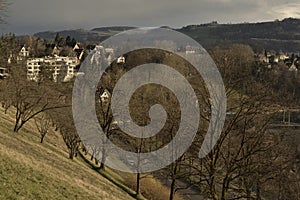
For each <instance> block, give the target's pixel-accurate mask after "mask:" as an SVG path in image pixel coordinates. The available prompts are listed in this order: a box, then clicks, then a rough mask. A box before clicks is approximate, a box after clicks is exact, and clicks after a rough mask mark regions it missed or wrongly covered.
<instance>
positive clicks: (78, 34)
mask: <svg viewBox="0 0 300 200" xmlns="http://www.w3.org/2000/svg"><path fill="white" fill-rule="evenodd" d="M133 28H135V27H128V26H116V27H101V28H94V29H92V30H84V29H76V30H65V31H58V32H59V33H60V35H61V36H63V37H67V36H71V37H73V38H75V39H76V40H77V41H79V42H84V41H94V42H99V41H103V40H105V39H107V38H108V37H110V36H112V35H115V34H117V33H119V32H122V31H126V30H129V29H133ZM58 32H53V31H45V32H39V33H36V34H34V36H36V37H40V38H44V39H54V38H55V36H56V34H57V33H58Z"/></svg>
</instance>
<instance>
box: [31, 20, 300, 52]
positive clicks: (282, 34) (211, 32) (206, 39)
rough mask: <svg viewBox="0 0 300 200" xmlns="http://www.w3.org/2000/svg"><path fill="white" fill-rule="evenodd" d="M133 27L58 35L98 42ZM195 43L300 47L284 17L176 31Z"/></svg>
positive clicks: (294, 26)
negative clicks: (266, 20)
mask: <svg viewBox="0 0 300 200" xmlns="http://www.w3.org/2000/svg"><path fill="white" fill-rule="evenodd" d="M132 28H134V27H127V26H124V27H123V26H116V27H102V28H94V29H92V30H83V29H78V30H64V31H60V32H59V33H60V34H61V35H62V36H64V37H67V36H68V35H69V36H71V37H74V38H75V39H76V40H77V41H80V42H85V41H94V42H97V43H98V42H99V41H100V42H101V41H103V40H105V39H106V38H108V37H109V36H112V35H115V34H117V33H119V32H121V31H125V30H129V29H132ZM175 30H177V31H179V32H182V33H184V34H187V35H188V36H190V37H192V38H193V39H195V40H196V41H198V42H199V43H200V44H201V45H202V46H203V47H204V48H212V47H215V46H223V45H228V44H232V43H240V44H247V45H250V46H251V47H252V48H253V49H254V50H256V51H260V50H262V49H267V50H275V51H277V52H279V51H283V52H299V51H300V49H299V44H300V35H299V32H300V19H294V18H287V19H284V20H281V21H279V20H275V21H271V22H260V23H239V24H218V23H217V22H212V23H208V24H198V25H189V26H185V27H182V28H179V29H175ZM56 34H57V32H53V31H45V32H39V33H36V34H35V35H34V36H37V37H40V38H44V39H52V38H54V37H55V35H56Z"/></svg>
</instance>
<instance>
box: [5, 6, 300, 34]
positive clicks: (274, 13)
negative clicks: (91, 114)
mask: <svg viewBox="0 0 300 200" xmlns="http://www.w3.org/2000/svg"><path fill="white" fill-rule="evenodd" d="M297 1H298V0H293V1H288V2H287V1H282V0H251V1H250V0H185V1H183V0H151V1H149V0H86V1H82V0H51V1H47V0H13V4H12V5H11V8H10V10H9V15H10V17H9V18H8V22H9V25H5V26H3V25H2V26H1V30H2V31H4V32H8V31H12V32H16V33H33V32H37V31H42V30H61V29H76V28H85V29H90V28H93V27H99V26H114V25H131V26H161V25H169V26H173V27H181V26H184V25H187V24H200V23H205V22H210V21H213V20H217V21H218V22H221V23H230V22H231V23H236V22H255V21H266V20H274V19H282V18H285V17H299V12H298V10H299V8H300V4H299V3H297Z"/></svg>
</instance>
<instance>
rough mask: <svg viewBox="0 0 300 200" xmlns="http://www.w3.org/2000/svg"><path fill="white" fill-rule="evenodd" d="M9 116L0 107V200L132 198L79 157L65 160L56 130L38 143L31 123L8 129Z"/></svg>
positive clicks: (11, 123) (11, 124)
mask: <svg viewBox="0 0 300 200" xmlns="http://www.w3.org/2000/svg"><path fill="white" fill-rule="evenodd" d="M13 117H14V115H13V110H9V112H8V114H6V115H5V114H4V112H3V109H2V108H0V199H26V200H27V199H51V200H52V199H112V200H113V199H118V200H119V199H120V200H123V199H124V200H128V199H133V198H132V197H131V196H129V195H128V194H127V193H126V192H124V191H123V190H122V189H120V188H119V187H117V186H116V185H115V184H113V183H111V182H110V181H108V180H107V179H106V178H104V177H103V176H101V175H100V174H99V173H97V172H96V171H95V170H92V169H91V168H90V167H88V166H87V165H86V163H84V161H83V160H82V159H79V158H75V160H69V159H68V153H67V149H66V147H65V145H64V142H63V140H62V138H61V136H60V134H59V133H58V132H55V131H53V130H51V131H50V133H49V134H48V135H47V136H46V138H45V141H44V143H43V144H40V143H39V134H38V133H37V132H36V128H35V125H34V123H32V122H30V123H29V124H26V125H25V127H24V128H23V129H22V130H21V131H20V132H19V133H14V132H12V129H13Z"/></svg>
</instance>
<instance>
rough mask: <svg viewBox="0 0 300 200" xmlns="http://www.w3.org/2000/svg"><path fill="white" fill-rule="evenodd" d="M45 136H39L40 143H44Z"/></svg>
mask: <svg viewBox="0 0 300 200" xmlns="http://www.w3.org/2000/svg"><path fill="white" fill-rule="evenodd" d="M45 136H46V135H42V136H41V143H43V142H44V138H45Z"/></svg>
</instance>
